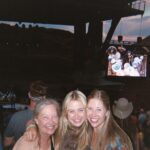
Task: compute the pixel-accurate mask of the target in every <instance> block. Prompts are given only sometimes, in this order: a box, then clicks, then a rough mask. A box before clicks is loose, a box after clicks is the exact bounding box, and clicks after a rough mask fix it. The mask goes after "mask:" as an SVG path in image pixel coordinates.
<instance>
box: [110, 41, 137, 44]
mask: <svg viewBox="0 0 150 150" xmlns="http://www.w3.org/2000/svg"><path fill="white" fill-rule="evenodd" d="M136 43H137V42H135V41H122V44H123V45H133V44H136ZM110 44H114V45H117V44H120V43H119V42H118V40H111V41H110Z"/></svg>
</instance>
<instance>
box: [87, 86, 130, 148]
mask: <svg viewBox="0 0 150 150" xmlns="http://www.w3.org/2000/svg"><path fill="white" fill-rule="evenodd" d="M93 98H94V99H98V100H99V101H101V102H102V103H103V105H104V107H105V108H106V110H107V115H106V119H105V121H104V124H103V126H102V128H101V129H100V130H98V133H97V134H98V136H97V137H98V139H97V145H96V147H95V148H94V150H107V149H108V147H111V150H116V149H117V148H118V143H117V140H118V141H119V142H120V144H121V146H122V147H125V148H126V150H133V147H132V143H131V141H130V139H129V137H128V136H127V134H126V133H125V132H124V131H123V130H122V129H121V128H120V126H119V125H118V124H117V123H116V121H115V120H114V118H113V116H112V114H111V110H110V99H109V96H108V95H107V93H106V92H105V91H103V90H97V89H96V90H94V91H92V92H91V94H90V95H89V96H88V98H87V99H88V101H90V99H93ZM92 132H93V131H92V130H89V135H90V136H91V137H92ZM91 141H92V140H91ZM91 145H92V143H91Z"/></svg>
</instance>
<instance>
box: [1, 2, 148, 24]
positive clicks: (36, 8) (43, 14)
mask: <svg viewBox="0 0 150 150" xmlns="http://www.w3.org/2000/svg"><path fill="white" fill-rule="evenodd" d="M140 3H141V2H140ZM139 7H142V8H139ZM144 7H145V6H144V5H143V6H141V5H140V4H139V0H138V1H137V0H13V1H11V0H1V1H0V20H3V21H19V22H33V23H47V24H66V25H74V24H77V23H79V22H82V23H87V22H90V21H91V20H93V18H99V19H100V20H109V19H110V20H111V19H113V18H114V17H125V16H131V15H138V14H143V12H144V11H143V9H144Z"/></svg>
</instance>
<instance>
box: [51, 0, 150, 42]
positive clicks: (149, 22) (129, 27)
mask: <svg viewBox="0 0 150 150" xmlns="http://www.w3.org/2000/svg"><path fill="white" fill-rule="evenodd" d="M110 22H111V21H110V20H109V21H105V22H104V35H103V36H104V38H105V36H106V34H107V32H108V29H109V27H110ZM51 27H53V28H61V29H64V30H69V31H71V32H73V31H74V29H73V26H60V25H51ZM120 34H121V35H123V40H125V41H136V39H137V37H138V36H142V37H143V38H145V37H147V36H149V35H150V0H146V8H145V12H144V15H143V17H141V15H137V16H132V17H126V18H122V19H121V21H120V23H119V24H118V26H117V28H116V31H115V33H114V35H113V37H112V39H114V40H117V36H118V35H120Z"/></svg>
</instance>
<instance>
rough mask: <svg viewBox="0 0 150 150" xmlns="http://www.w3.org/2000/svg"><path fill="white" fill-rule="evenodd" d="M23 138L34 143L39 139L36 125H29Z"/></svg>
mask: <svg viewBox="0 0 150 150" xmlns="http://www.w3.org/2000/svg"><path fill="white" fill-rule="evenodd" d="M23 136H24V138H25V139H26V140H27V141H34V140H35V139H36V138H37V127H36V125H35V124H30V125H28V126H27V128H26V131H25V133H24V135H23Z"/></svg>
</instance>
